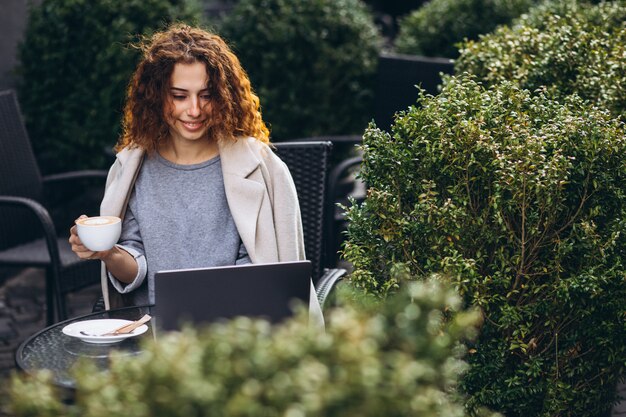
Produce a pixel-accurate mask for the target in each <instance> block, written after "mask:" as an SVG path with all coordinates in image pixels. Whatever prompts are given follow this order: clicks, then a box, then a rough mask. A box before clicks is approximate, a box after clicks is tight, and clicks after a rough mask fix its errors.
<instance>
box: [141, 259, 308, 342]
mask: <svg viewBox="0 0 626 417" xmlns="http://www.w3.org/2000/svg"><path fill="white" fill-rule="evenodd" d="M154 290H155V305H154V310H153V311H154V316H155V325H156V326H157V328H159V329H161V330H178V329H180V327H181V325H182V324H184V323H191V324H195V325H201V324H208V323H212V322H216V321H219V320H223V319H229V318H233V317H236V316H248V317H259V318H265V319H268V320H270V321H271V322H274V323H277V322H280V321H282V320H284V319H285V318H287V317H290V316H292V315H293V310H292V307H293V305H294V301H295V300H299V301H302V302H303V303H304V305H305V306H307V307H308V305H309V295H310V290H311V262H310V261H295V262H279V263H267V264H246V265H230V266H220V267H212V268H196V269H179V270H171V271H158V272H156V273H155V275H154Z"/></svg>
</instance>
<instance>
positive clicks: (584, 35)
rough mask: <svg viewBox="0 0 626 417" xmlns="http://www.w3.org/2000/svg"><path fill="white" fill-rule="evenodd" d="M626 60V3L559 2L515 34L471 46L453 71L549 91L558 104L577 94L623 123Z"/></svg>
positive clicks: (524, 21) (505, 30)
mask: <svg viewBox="0 0 626 417" xmlns="http://www.w3.org/2000/svg"><path fill="white" fill-rule="evenodd" d="M625 56H626V3H624V2H623V1H616V2H607V3H601V4H599V5H597V6H592V5H589V4H585V3H579V2H576V1H571V0H568V1H565V0H559V1H556V2H550V3H547V4H546V5H542V6H541V7H537V8H535V9H533V10H532V11H531V13H529V14H528V16H524V17H522V18H521V19H520V20H519V21H518V22H517V23H516V24H515V25H514V26H513V27H511V28H509V27H501V28H499V29H497V30H496V31H495V32H493V33H492V34H489V35H486V36H484V37H483V38H482V39H481V40H480V41H478V42H473V41H471V42H467V43H466V44H464V46H463V47H462V49H461V56H460V58H459V59H458V60H457V61H456V65H455V67H456V68H455V69H456V71H457V73H461V72H465V71H467V72H471V73H473V74H475V75H476V76H477V77H478V78H479V79H480V80H481V81H483V82H485V83H488V84H494V83H499V82H501V81H503V80H509V81H513V82H515V83H517V84H518V85H520V86H521V87H523V88H526V89H529V90H531V91H532V90H535V89H537V88H540V87H542V86H545V87H546V88H547V91H548V92H549V93H550V95H551V96H553V97H555V98H556V99H561V98H563V97H565V96H567V95H570V94H573V93H576V94H578V95H579V96H581V97H582V98H584V99H586V100H589V101H590V102H591V103H593V104H595V105H598V106H602V107H606V108H608V109H609V110H610V111H611V112H612V113H613V115H614V116H619V117H622V118H623V117H624V115H625V110H626V59H624V57H625Z"/></svg>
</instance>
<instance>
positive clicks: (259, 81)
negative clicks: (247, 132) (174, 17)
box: [220, 0, 380, 140]
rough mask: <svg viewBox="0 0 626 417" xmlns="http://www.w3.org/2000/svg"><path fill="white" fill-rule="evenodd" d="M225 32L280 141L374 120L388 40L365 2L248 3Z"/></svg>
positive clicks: (352, 129) (350, 129) (353, 128)
mask: <svg viewBox="0 0 626 417" xmlns="http://www.w3.org/2000/svg"><path fill="white" fill-rule="evenodd" d="M220 33H221V34H222V35H223V36H224V37H225V38H227V39H228V40H229V41H231V42H232V43H233V46H234V48H235V51H236V53H237V55H238V56H239V58H240V59H241V62H242V64H243V66H244V68H245V69H246V71H247V72H248V74H249V75H250V79H251V81H252V85H253V87H254V88H255V89H256V91H257V93H258V95H259V97H260V98H261V106H262V110H263V118H264V119H265V120H266V121H267V122H269V124H270V130H271V131H272V137H273V139H274V140H276V139H278V140H281V139H282V140H284V139H293V138H298V137H308V136H319V135H331V134H351V133H361V132H362V131H363V129H364V128H365V126H366V125H367V122H368V120H369V118H370V117H371V114H372V111H371V109H370V107H371V104H372V98H373V81H374V80H373V76H374V74H375V71H376V65H377V62H378V51H379V47H380V37H379V35H378V32H377V30H376V27H375V26H374V23H373V21H372V16H371V14H370V13H369V11H368V9H366V7H365V6H364V5H363V4H362V3H361V2H360V1H359V0H312V1H298V2H293V1H289V0H241V1H240V2H239V3H238V4H237V5H236V6H235V8H234V9H233V11H232V12H231V13H230V14H229V16H227V17H226V19H225V22H224V24H223V26H222V28H221V29H220Z"/></svg>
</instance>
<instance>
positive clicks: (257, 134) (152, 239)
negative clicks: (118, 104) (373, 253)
mask: <svg viewBox="0 0 626 417" xmlns="http://www.w3.org/2000/svg"><path fill="white" fill-rule="evenodd" d="M259 109H260V105H259V99H258V97H257V96H256V95H255V94H254V93H253V92H252V89H251V86H250V80H249V79H248V77H247V75H246V73H245V72H244V70H243V69H242V67H241V65H240V63H239V60H238V59H237V57H236V56H235V55H234V54H233V52H232V51H231V50H230V49H229V48H228V46H227V45H226V44H225V42H224V41H223V40H222V39H221V38H219V37H218V36H216V35H214V34H211V33H208V32H206V31H204V30H201V29H197V28H192V27H190V26H186V25H174V26H172V27H170V28H169V29H168V30H166V31H164V32H160V33H157V34H155V35H154V36H152V38H151V39H150V40H149V42H147V43H145V44H144V45H143V59H142V61H141V62H140V63H139V65H138V67H137V69H136V71H135V73H134V75H133V77H132V79H131V82H130V85H129V88H128V92H127V102H126V107H125V111H124V125H123V127H124V132H123V135H122V137H121V139H120V141H119V143H118V144H117V146H116V151H117V152H118V153H117V157H116V161H115V163H114V164H113V166H112V167H111V169H110V171H109V176H108V179H107V183H106V190H105V195H104V199H103V201H102V204H101V207H100V211H101V214H102V215H110V216H118V217H121V218H122V219H123V225H122V235H121V237H120V240H119V243H118V244H117V245H116V246H115V247H113V248H112V249H111V250H108V251H102V252H92V251H89V250H88V249H87V248H85V247H84V246H83V245H82V243H81V241H80V239H79V238H78V236H77V234H76V227H72V228H71V231H70V232H71V236H70V243H71V245H72V250H73V251H74V252H75V253H76V254H77V255H78V256H79V257H81V258H84V259H100V260H101V261H102V263H103V276H102V292H103V295H104V300H105V305H106V307H107V308H111V307H118V306H122V305H140V304H148V303H153V302H154V285H153V277H154V273H155V272H157V271H159V270H166V269H182V268H197V267H210V266H221V265H234V264H244V263H250V262H252V263H268V262H283V261H295V260H301V259H304V241H303V237H302V224H301V218H300V208H299V206H298V199H297V195H296V190H295V186H294V184H293V180H292V179H291V175H290V174H289V170H288V169H287V167H286V165H285V164H284V163H283V162H282V161H281V160H280V159H279V158H278V157H277V156H276V155H275V154H274V153H273V152H272V150H271V149H270V147H269V146H268V144H269V138H268V136H269V132H268V129H267V127H266V126H265V124H264V122H263V120H262V118H261V114H260V110H259ZM309 307H310V313H311V314H310V315H311V319H312V321H313V322H314V323H317V324H323V319H322V315H321V310H320V306H319V303H318V302H317V297H316V296H315V291H314V289H313V286H312V285H311V297H310V306H309Z"/></svg>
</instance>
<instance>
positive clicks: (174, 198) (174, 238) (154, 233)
mask: <svg viewBox="0 0 626 417" xmlns="http://www.w3.org/2000/svg"><path fill="white" fill-rule="evenodd" d="M118 246H119V247H120V248H121V249H123V250H125V251H127V252H128V253H130V254H131V255H132V256H133V257H134V258H135V259H136V260H137V264H138V265H139V272H138V274H137V276H136V277H135V279H134V281H133V282H132V283H130V284H124V283H122V282H120V281H118V280H117V279H116V278H115V277H113V276H112V275H110V274H109V279H110V280H111V282H112V284H113V286H114V287H115V288H116V289H117V290H118V291H120V292H121V293H131V294H132V297H133V303H134V304H135V305H141V304H149V303H150V304H151V303H154V274H155V272H157V271H161V270H171V269H183V268H201V267H210V266H222V265H234V264H243V263H249V262H250V259H249V258H248V255H247V252H246V249H245V247H244V245H243V244H242V242H241V238H240V237H239V233H238V232H237V228H236V226H235V222H234V221H233V218H232V216H231V214H230V209H229V207H228V203H227V201H226V194H225V191H224V180H223V176H222V168H221V163H220V158H219V156H218V157H216V158H213V159H211V160H209V161H206V162H203V163H200V164H194V165H178V164H174V163H172V162H169V161H167V160H166V159H164V158H163V157H161V156H160V155H159V154H158V153H155V154H154V155H150V156H146V157H145V160H144V163H143V165H142V167H141V171H140V172H139V175H138V176H137V181H136V182H135V188H134V190H133V193H132V195H131V198H130V201H129V203H128V208H127V210H126V214H125V216H124V223H123V225H122V235H121V237H120V241H119V244H118ZM146 278H147V279H146Z"/></svg>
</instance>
